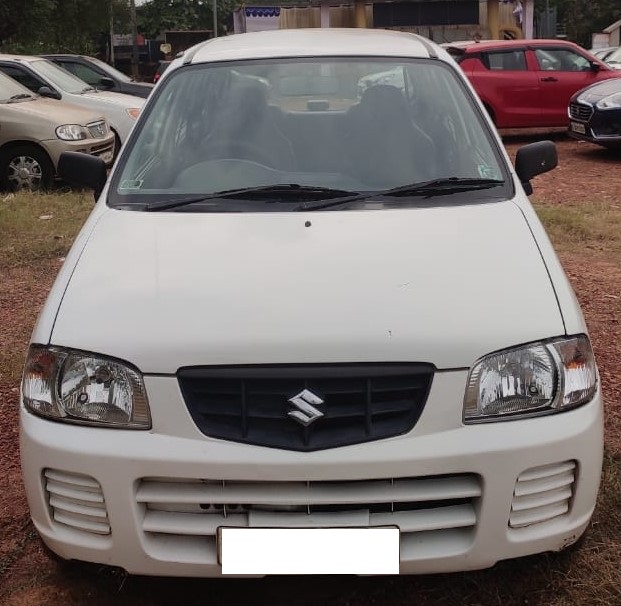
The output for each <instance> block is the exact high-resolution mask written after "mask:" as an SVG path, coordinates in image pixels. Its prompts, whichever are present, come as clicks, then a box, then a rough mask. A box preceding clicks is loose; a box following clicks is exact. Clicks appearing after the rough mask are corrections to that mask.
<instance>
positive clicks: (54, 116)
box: [0, 97, 104, 126]
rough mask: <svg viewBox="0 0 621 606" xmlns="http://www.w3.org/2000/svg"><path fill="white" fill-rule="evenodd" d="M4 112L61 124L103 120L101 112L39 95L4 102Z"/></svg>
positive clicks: (56, 124) (26, 118)
mask: <svg viewBox="0 0 621 606" xmlns="http://www.w3.org/2000/svg"><path fill="white" fill-rule="evenodd" d="M0 109H1V110H2V112H3V113H8V112H11V113H15V114H17V115H20V116H23V119H24V120H29V121H32V120H45V122H46V123H50V124H53V125H55V126H60V125H61V124H80V125H82V126H84V125H85V124H90V123H91V122H97V121H99V120H103V119H104V117H103V116H102V115H101V114H99V115H98V114H95V113H93V112H92V111H89V110H87V109H84V108H83V107H79V106H78V105H74V104H71V103H66V102H64V101H56V100H55V99H46V98H44V97H38V98H35V99H32V100H27V101H20V102H17V103H3V104H2V105H0Z"/></svg>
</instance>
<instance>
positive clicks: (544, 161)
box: [515, 141, 558, 196]
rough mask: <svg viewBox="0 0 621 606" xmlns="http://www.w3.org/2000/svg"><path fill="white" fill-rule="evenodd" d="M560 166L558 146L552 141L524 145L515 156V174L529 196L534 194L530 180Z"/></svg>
mask: <svg viewBox="0 0 621 606" xmlns="http://www.w3.org/2000/svg"><path fill="white" fill-rule="evenodd" d="M557 165H558V154H557V152H556V145H554V143H553V142H552V141H537V142H536V143H529V144H528V145H523V146H522V147H520V149H518V151H517V154H516V156H515V172H516V173H517V176H518V177H519V178H520V181H521V182H522V187H524V191H525V192H526V195H527V196H530V195H531V194H532V193H533V187H532V185H531V184H530V180H531V179H532V178H533V177H536V176H537V175H541V174H542V173H547V172H548V171H549V170H552V169H553V168H556V166H557Z"/></svg>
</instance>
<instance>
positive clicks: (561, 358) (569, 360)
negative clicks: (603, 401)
mask: <svg viewBox="0 0 621 606" xmlns="http://www.w3.org/2000/svg"><path fill="white" fill-rule="evenodd" d="M596 390H597V367H596V365H595V358H594V357H593V351H592V349H591V344H590V342H589V339H588V338H587V337H586V336H585V335H579V336H577V337H567V338H561V339H555V340H553V341H546V342H541V343H531V344H530V345H525V346H523V347H517V348H514V349H507V350H505V351H500V352H497V353H494V354H490V355H489V356H485V357H484V358H482V359H481V360H479V361H478V362H477V363H476V364H475V365H474V366H473V367H472V369H471V370H470V375H469V376H468V383H467V387H466V396H465V400H464V421H465V422H466V423H476V422H481V421H500V420H505V419H512V418H515V417H518V416H519V417H525V416H537V415H541V414H549V413H553V412H560V411H562V410H566V409H569V408H574V407H576V406H580V405H581V404H586V403H587V402H589V401H590V400H591V399H592V398H593V396H594V395H595V392H596Z"/></svg>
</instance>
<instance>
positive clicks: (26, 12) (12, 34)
mask: <svg viewBox="0 0 621 606" xmlns="http://www.w3.org/2000/svg"><path fill="white" fill-rule="evenodd" d="M55 4H56V0H30V2H24V0H2V2H0V47H2V46H3V45H4V44H5V42H6V41H7V40H9V39H11V38H21V37H27V36H29V35H31V32H33V31H41V30H44V29H45V28H46V25H47V24H48V23H49V20H50V18H51V15H52V13H53V10H54V6H55Z"/></svg>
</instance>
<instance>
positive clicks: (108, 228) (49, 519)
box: [21, 28, 603, 577]
mask: <svg viewBox="0 0 621 606" xmlns="http://www.w3.org/2000/svg"><path fill="white" fill-rule="evenodd" d="M396 71H399V72H401V78H399V79H398V81H399V82H402V83H403V85H402V86H400V87H397V86H392V85H390V84H386V83H381V82H379V80H381V78H376V79H375V81H376V83H375V84H373V81H374V78H370V76H373V74H384V73H395V72H396ZM361 81H362V82H364V83H365V85H360V82H361ZM556 161H557V157H556V150H555V147H554V144H553V143H551V142H549V141H541V142H536V143H532V144H529V145H525V146H524V147H522V148H521V149H520V150H519V151H518V154H517V157H516V164H515V168H514V167H513V166H512V165H511V163H510V161H509V158H508V156H507V154H506V152H505V150H504V148H503V146H502V144H501V141H500V139H499V137H498V135H497V133H496V131H495V130H494V128H493V124H492V122H491V120H490V118H489V117H488V115H487V113H486V111H485V109H484V107H483V105H482V104H481V102H480V101H479V100H478V98H477V96H476V94H475V93H474V90H473V89H472V87H471V85H470V84H469V83H468V81H467V79H466V77H465V76H464V74H463V73H462V71H461V70H460V69H459V67H458V65H457V64H456V63H455V62H454V61H453V59H452V58H451V57H450V56H449V54H447V52H445V51H444V50H443V49H441V48H440V47H438V46H436V45H435V44H433V43H431V42H429V41H428V40H426V39H425V38H422V37H419V36H417V35H413V34H406V33H400V32H390V31H382V30H347V29H343V30H339V29H319V28H317V29H312V30H279V31H273V32H258V33H249V34H240V35H235V36H229V37H224V38H217V39H212V40H209V41H207V42H204V43H201V44H199V45H197V46H195V47H193V48H192V49H190V50H188V51H186V52H185V53H184V55H183V57H180V58H177V59H175V61H174V62H173V63H172V64H171V65H170V67H169V68H168V71H167V73H166V76H165V77H164V78H162V79H161V81H160V82H159V83H158V84H157V86H156V87H155V89H154V91H153V93H152V95H151V96H150V97H149V99H148V100H147V103H146V105H145V107H144V111H143V112H141V116H140V118H139V120H138V122H137V124H136V127H135V129H134V130H133V132H132V134H131V136H130V138H129V140H128V142H127V144H126V146H125V147H124V148H123V150H122V151H121V154H120V156H119V158H118V160H117V162H116V164H115V166H114V168H113V169H112V173H111V175H110V176H109V177H108V176H107V175H106V171H105V170H104V167H103V166H102V164H101V163H100V162H99V161H98V160H97V159H92V158H89V157H87V156H84V155H79V154H64V155H63V158H62V159H61V172H62V174H63V176H64V178H65V179H67V180H69V181H72V182H75V183H79V184H82V185H84V186H90V187H92V188H93V189H94V190H95V192H96V194H97V198H98V201H97V203H96V205H95V208H94V209H93V212H92V214H91V216H90V218H89V219H88V220H87V222H86V224H85V225H84V227H83V229H82V231H81V232H80V234H79V236H78V237H77V239H76V241H75V243H74V245H73V248H72V250H71V252H70V253H69V255H68V256H67V258H66V261H65V264H64V266H63V268H62V270H61V272H60V274H59V276H58V279H57V281H56V284H55V285H54V287H53V289H52V291H51V293H50V295H49V298H48V300H47V303H46V304H45V307H44V309H43V311H42V313H41V315H40V317H39V320H38V322H37V325H36V327H35V329H34V331H33V334H32V341H31V344H30V349H29V351H28V357H27V360H26V364H25V369H24V375H23V382H22V387H21V390H22V392H21V393H22V405H21V456H22V465H23V477H24V482H25V486H26V492H27V496H28V502H29V505H30V511H31V515H32V519H33V521H34V524H35V526H36V528H37V530H38V531H39V533H40V535H41V537H42V538H43V541H44V542H45V543H46V544H47V545H48V546H49V548H50V549H51V550H52V551H54V552H55V553H56V554H58V555H59V556H60V557H62V558H69V559H78V560H86V561H90V562H99V563H104V564H109V565H113V566H118V567H122V568H124V569H125V570H127V571H128V572H130V573H135V574H146V575H167V576H171V575H172V576H198V577H210V576H220V575H251V576H252V575H265V574H279V573H296V574H304V573H319V572H323V573H345V572H347V573H354V574H375V573H378V574H380V573H381V574H391V573H402V574H412V573H429V572H448V571H459V570H469V569H479V568H485V567H489V566H492V565H493V564H494V563H495V562H497V561H499V560H504V559H507V558H515V557H519V556H525V555H528V554H534V553H540V552H545V551H557V550H561V549H563V548H565V547H568V546H569V545H571V544H572V543H574V542H576V541H577V539H578V538H579V537H580V536H581V535H582V534H583V532H584V531H585V529H586V528H587V526H588V524H589V520H590V518H591V515H592V513H593V509H594V506H595V502H596V497H597V492H598V486H599V479H600V472H601V465H602V449H603V437H602V426H603V423H602V416H603V412H602V399H601V393H600V384H599V377H598V371H597V367H596V363H595V360H594V357H593V352H592V349H591V344H590V340H589V336H588V333H587V327H586V325H585V322H584V319H583V316H582V314H581V311H580V308H579V306H578V303H577V302H576V298H575V296H574V293H573V291H572V289H571V287H570V285H569V283H568V280H567V278H566V276H565V274H564V272H563V270H562V268H561V265H560V263H559V261H558V259H557V257H556V255H555V253H554V251H553V249H552V246H551V244H550V242H549V240H548V238H547V236H546V233H545V231H544V229H543V227H542V225H541V223H540V222H539V219H538V218H537V215H536V214H535V211H534V210H533V207H532V206H531V204H530V203H529V200H528V198H527V194H526V193H527V192H530V191H531V185H530V180H531V179H532V178H533V177H535V176H537V175H539V174H541V173H543V172H545V171H547V170H550V169H552V168H554V166H555V164H556Z"/></svg>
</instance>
